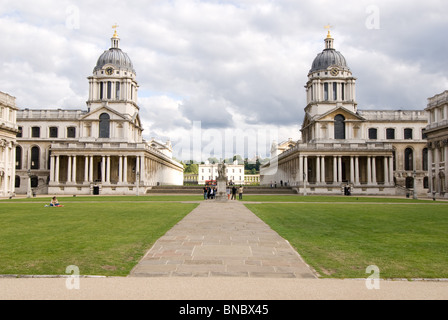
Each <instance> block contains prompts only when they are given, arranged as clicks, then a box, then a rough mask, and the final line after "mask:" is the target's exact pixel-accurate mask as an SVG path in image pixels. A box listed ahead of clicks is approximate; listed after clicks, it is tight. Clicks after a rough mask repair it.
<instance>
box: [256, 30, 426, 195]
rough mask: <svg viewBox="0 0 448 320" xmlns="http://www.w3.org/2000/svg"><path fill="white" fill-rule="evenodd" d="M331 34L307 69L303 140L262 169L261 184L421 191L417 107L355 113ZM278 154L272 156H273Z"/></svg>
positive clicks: (352, 89)
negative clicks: (310, 67)
mask: <svg viewBox="0 0 448 320" xmlns="http://www.w3.org/2000/svg"><path fill="white" fill-rule="evenodd" d="M333 44H334V39H333V38H332V37H331V35H330V34H329V35H328V37H327V38H326V39H325V49H324V51H323V52H322V53H321V54H319V55H318V56H317V58H316V59H315V61H314V63H313V66H312V69H311V71H310V72H309V74H308V78H309V81H308V82H307V84H306V86H305V88H306V91H307V106H306V107H305V119H304V122H303V124H302V130H301V132H302V139H301V140H300V141H298V142H297V144H296V145H293V144H289V145H290V146H291V147H290V148H287V149H286V150H285V151H283V150H282V151H283V152H278V151H276V150H275V149H276V148H275V146H273V149H274V152H273V153H272V154H273V158H272V159H271V161H270V163H268V164H266V165H264V166H263V167H262V169H261V184H263V185H269V184H272V183H280V181H283V182H286V183H287V184H288V185H290V186H296V188H297V190H298V192H299V193H306V194H308V193H314V194H341V193H343V192H344V191H345V190H346V187H348V188H350V191H351V193H352V194H360V195H361V194H365V195H396V194H405V193H406V192H408V193H409V192H411V189H412V190H413V189H414V179H416V184H415V188H416V192H417V193H418V194H426V192H427V190H426V189H425V184H424V180H425V178H426V177H427V172H426V171H425V170H424V165H423V162H424V160H423V155H424V149H425V148H426V140H425V139H424V137H423V129H424V128H425V126H426V125H427V114H426V113H425V112H424V111H423V110H422V111H412V110H409V111H403V110H358V104H357V102H356V80H357V79H356V78H355V77H353V74H352V72H351V70H350V69H349V67H348V66H347V63H346V61H345V58H344V57H343V56H342V54H341V53H340V52H338V51H336V50H335V49H334V47H333ZM275 155H277V156H275Z"/></svg>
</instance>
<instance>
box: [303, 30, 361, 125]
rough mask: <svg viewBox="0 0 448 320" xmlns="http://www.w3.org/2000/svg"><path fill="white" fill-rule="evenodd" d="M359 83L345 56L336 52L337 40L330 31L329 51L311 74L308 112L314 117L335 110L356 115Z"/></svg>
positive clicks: (316, 61)
mask: <svg viewBox="0 0 448 320" xmlns="http://www.w3.org/2000/svg"><path fill="white" fill-rule="evenodd" d="M355 82H356V79H355V78H354V77H353V75H352V72H351V71H350V68H349V67H348V65H347V61H346V60H345V58H344V56H343V55H342V54H341V53H340V52H339V51H336V50H335V49H334V39H333V38H332V36H331V33H330V31H328V35H327V38H326V39H325V49H324V50H323V51H322V53H319V54H318V55H317V57H316V59H314V62H313V65H312V67H311V70H310V72H309V74H308V82H307V84H306V86H305V88H306V92H307V106H306V108H305V111H306V112H307V113H308V114H309V115H310V116H311V117H313V116H315V115H319V114H325V113H327V112H328V111H330V110H333V109H334V108H335V107H343V108H345V109H347V110H348V111H351V112H353V113H356V109H357V104H356V95H355V93H356V90H355Z"/></svg>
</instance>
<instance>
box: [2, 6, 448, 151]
mask: <svg viewBox="0 0 448 320" xmlns="http://www.w3.org/2000/svg"><path fill="white" fill-rule="evenodd" d="M371 5H374V6H376V7H377V8H378V13H379V18H380V28H379V29H378V30H375V29H373V30H371V29H368V28H366V19H368V17H369V13H368V12H366V9H367V8H368V7H369V6H371ZM68 8H71V9H73V8H74V9H78V11H76V10H75V11H73V10H67V9H68ZM447 8H448V4H446V3H445V2H444V1H441V0H427V1H425V2H420V1H394V2H391V1H384V0H377V1H373V2H372V1H371V0H362V1H359V0H356V1H355V0H350V1H344V2H341V1H331V0H316V1H309V2H306V3H304V2H303V1H295V0H279V1H269V0H261V1H260V0H242V1H219V0H202V1H200V0H171V1H165V0H154V1H150V2H145V3H142V2H137V1H131V2H123V1H116V0H109V1H87V0H80V1H69V0H62V1H55V0H42V1H38V2H35V1H26V0H23V1H12V0H2V6H1V7H0V30H2V33H1V41H2V50H1V51H0V90H1V91H5V92H8V93H10V94H12V95H15V96H16V97H17V99H18V100H17V101H18V104H19V107H21V108H24V107H31V108H34V107H35V108H52V107H58V108H77V109H80V108H85V101H86V100H87V96H88V81H87V79H86V78H87V77H88V76H90V75H91V73H92V70H93V68H94V66H95V64H96V60H97V58H98V57H99V56H100V55H101V53H102V52H103V51H104V50H107V49H108V48H109V46H110V42H109V41H110V40H109V38H110V36H111V35H112V32H113V30H112V28H111V26H112V25H113V24H114V23H118V24H119V25H120V28H119V35H120V37H121V48H122V49H123V51H125V52H126V53H128V54H129V56H130V57H131V59H132V61H133V63H134V67H135V69H136V71H137V79H138V81H139V85H140V99H139V103H140V106H141V117H142V119H143V122H144V125H145V129H146V130H145V137H147V138H150V137H151V136H156V137H161V138H163V139H166V138H168V137H170V138H171V139H172V140H173V141H181V140H182V138H183V137H185V136H188V135H189V133H188V130H191V127H192V125H193V123H194V121H201V124H202V128H203V130H204V132H205V131H206V130H212V129H214V128H216V129H219V130H227V129H229V130H232V129H237V128H238V129H242V130H247V132H250V130H259V128H272V129H273V130H274V129H275V130H277V132H278V135H279V137H278V140H286V139H288V138H290V137H291V138H294V139H296V138H297V139H298V137H299V134H298V131H299V129H300V124H301V122H302V118H303V109H304V107H305V103H306V102H305V90H304V85H305V83H306V81H307V74H308V71H309V69H310V67H311V64H312V61H313V59H314V58H315V57H316V55H317V54H318V53H320V52H321V51H322V49H323V46H324V43H323V38H324V37H325V32H326V31H325V30H324V29H323V26H324V25H326V24H328V23H330V24H331V25H333V26H334V27H333V29H332V33H333V35H334V37H335V39H336V40H335V46H336V49H337V50H339V51H341V52H342V53H343V54H344V56H345V57H346V59H347V62H348V64H349V66H350V67H351V69H352V71H353V73H354V75H355V77H357V78H358V87H357V89H358V90H357V96H358V102H359V107H360V108H363V107H366V108H424V107H425V105H424V104H425V102H426V99H427V97H429V96H433V95H435V94H437V93H439V92H441V91H443V90H445V89H446V86H447V84H448V79H447V76H446V75H445V74H444V68H445V66H446V65H447V64H448V56H446V55H445V54H444V52H445V51H446V44H445V40H444V39H445V30H446V29H447V25H448V22H447V20H446V19H445V16H444V13H445V12H446V9H447ZM73 13H75V14H78V13H79V16H75V17H74V16H73ZM73 18H76V19H78V20H77V21H76V22H79V25H78V26H79V28H67V21H69V22H71V21H73V20H69V19H73ZM208 133H210V132H208ZM183 148H187V147H183Z"/></svg>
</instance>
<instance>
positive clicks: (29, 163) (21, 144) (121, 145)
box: [16, 33, 183, 195]
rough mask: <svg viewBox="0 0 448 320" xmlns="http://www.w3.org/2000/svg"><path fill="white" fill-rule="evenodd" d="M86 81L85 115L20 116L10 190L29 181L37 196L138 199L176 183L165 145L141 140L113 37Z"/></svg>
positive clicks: (129, 83) (126, 71)
mask: <svg viewBox="0 0 448 320" xmlns="http://www.w3.org/2000/svg"><path fill="white" fill-rule="evenodd" d="M111 40H112V45H111V48H110V49H109V50H106V51H105V52H104V53H103V54H102V55H101V56H100V57H99V59H98V62H97V64H96V66H95V68H94V70H93V75H92V76H90V77H89V78H88V80H89V98H88V101H87V110H61V109H59V110H54V109H43V110H29V109H25V110H20V111H18V115H17V122H18V126H19V134H18V136H17V143H18V146H17V147H16V164H17V166H16V168H17V175H18V178H17V191H18V193H26V183H24V182H25V181H26V179H28V177H29V176H31V185H32V188H33V192H35V193H37V194H52V195H53V194H55V195H64V194H70V195H71V194H73V195H75V194H79V195H90V194H112V195H114V194H116V195H136V194H144V193H146V191H147V190H149V189H150V188H152V187H153V186H156V185H182V184H183V166H182V165H181V164H180V163H178V162H177V161H175V160H173V158H172V151H173V150H172V146H171V143H170V142H169V141H167V142H166V143H161V142H159V141H156V140H155V139H153V140H151V141H145V140H144V139H143V137H142V132H143V127H142V123H141V120H140V115H139V111H140V107H139V106H138V104H137V94H138V83H137V80H136V72H135V70H134V67H133V64H132V62H131V60H130V58H129V56H128V55H127V54H126V53H124V52H123V51H122V50H121V49H120V47H119V43H120V39H119V38H118V36H117V34H116V33H115V34H114V36H113V37H112V39H111Z"/></svg>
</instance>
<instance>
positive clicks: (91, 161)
mask: <svg viewBox="0 0 448 320" xmlns="http://www.w3.org/2000/svg"><path fill="white" fill-rule="evenodd" d="M89 167H90V169H89V182H90V183H93V156H90V163H89Z"/></svg>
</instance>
